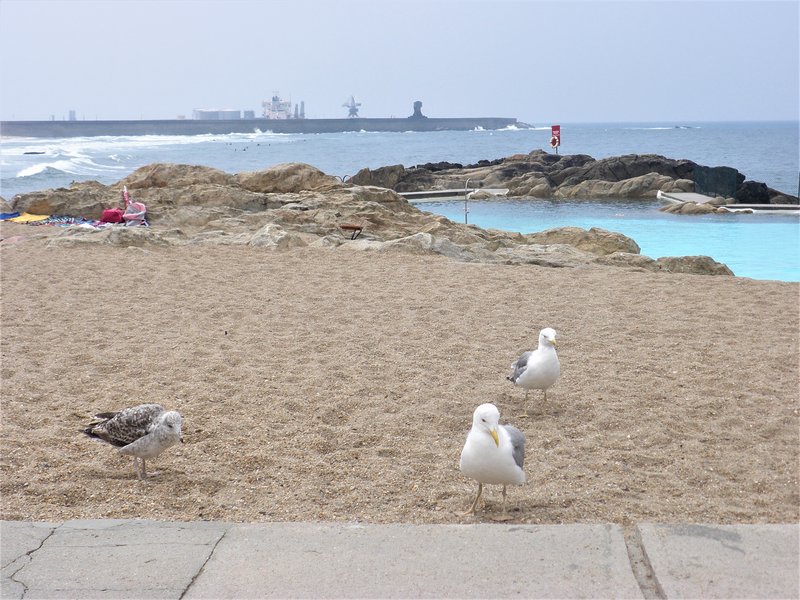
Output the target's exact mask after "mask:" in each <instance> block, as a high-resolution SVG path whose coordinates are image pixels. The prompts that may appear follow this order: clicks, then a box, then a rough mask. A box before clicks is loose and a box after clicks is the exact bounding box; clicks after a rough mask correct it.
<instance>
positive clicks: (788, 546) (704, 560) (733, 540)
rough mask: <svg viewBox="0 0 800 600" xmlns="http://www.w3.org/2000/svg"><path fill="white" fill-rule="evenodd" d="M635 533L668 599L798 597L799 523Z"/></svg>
mask: <svg viewBox="0 0 800 600" xmlns="http://www.w3.org/2000/svg"><path fill="white" fill-rule="evenodd" d="M637 529H638V532H639V536H640V539H641V543H642V546H643V549H644V552H645V554H646V555H647V558H648V560H649V562H650V565H651V567H652V570H653V573H654V575H655V578H656V579H657V583H658V585H659V586H660V588H661V590H662V592H663V595H664V596H665V597H666V598H670V599H674V598H800V524H789V525H656V524H640V525H637Z"/></svg>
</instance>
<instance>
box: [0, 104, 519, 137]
mask: <svg viewBox="0 0 800 600" xmlns="http://www.w3.org/2000/svg"><path fill="white" fill-rule="evenodd" d="M262 105H263V108H264V110H263V113H262V115H261V116H260V117H256V116H255V115H254V114H253V112H254V111H244V116H243V117H242V116H241V115H242V113H241V111H235V110H195V111H194V114H193V118H191V119H185V118H181V119H139V120H114V121H98V120H95V121H87V120H76V119H74V113H71V115H70V116H71V118H70V119H69V120H62V121H56V120H50V121H0V136H3V137H35V138H64V137H94V136H129V135H209V134H214V135H224V134H228V133H258V132H262V133H266V132H272V133H339V132H346V131H390V132H391V131H394V132H403V131H468V130H473V129H507V128H514V127H516V128H520V129H523V128H527V127H529V126H528V125H527V124H525V123H522V122H520V121H518V120H517V119H515V118H506V117H463V118H435V117H426V116H425V115H423V114H422V111H421V107H422V102H420V101H416V102H414V112H413V114H412V115H411V116H409V117H392V118H363V117H359V116H358V110H357V107H358V106H360V104H359V103H356V102H355V99H354V98H353V97H351V98H350V103H346V104H344V105H343V106H346V107H347V108H348V109H349V116H348V117H346V118H341V119H307V118H305V108H304V103H301V104H300V105H299V106H297V105H296V106H295V107H294V112H292V108H291V102H287V101H285V100H283V99H281V98H280V96H278V95H277V94H275V95H273V97H272V99H271V100H268V101H264V102H263V103H262Z"/></svg>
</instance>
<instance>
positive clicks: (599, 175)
mask: <svg viewBox="0 0 800 600" xmlns="http://www.w3.org/2000/svg"><path fill="white" fill-rule="evenodd" d="M467 180H469V182H470V186H471V187H483V188H497V187H502V188H508V190H509V191H508V195H509V196H512V197H533V198H553V199H570V200H583V199H604V198H613V199H621V198H624V199H653V198H655V197H656V194H657V193H658V192H659V191H664V192H699V193H703V194H706V195H708V196H712V197H714V196H723V197H733V198H735V201H736V202H740V203H745V202H747V203H749V202H772V203H784V204H785V203H793V204H797V202H798V200H797V198H796V197H793V196H789V195H787V194H782V193H781V192H778V191H776V190H773V189H771V188H768V187H767V186H766V185H765V184H763V183H758V182H753V181H745V177H744V175H742V174H741V173H739V172H738V171H737V170H736V169H733V168H731V167H706V166H702V165H698V164H697V163H694V162H692V161H690V160H673V159H669V158H665V157H663V156H659V155H655V154H643V155H638V154H629V155H625V156H615V157H610V158H604V159H601V160H595V159H594V158H592V157H591V156H588V155H585V154H575V155H566V156H559V155H557V154H550V153H548V152H544V151H543V150H534V151H533V152H531V153H529V154H517V155H514V156H509V157H506V158H503V159H499V160H495V161H480V162H478V163H476V164H473V165H467V166H463V165H460V164H453V163H436V164H426V165H418V166H415V167H411V168H408V169H406V168H404V167H402V166H401V165H394V166H392V167H383V168H382V169H376V170H370V169H362V170H361V171H359V172H358V173H357V174H356V175H355V176H354V177H353V179H352V181H353V183H355V184H369V185H379V186H383V187H388V188H391V189H393V190H395V191H398V192H414V191H421V190H429V189H461V188H463V187H464V185H465V183H466V182H467Z"/></svg>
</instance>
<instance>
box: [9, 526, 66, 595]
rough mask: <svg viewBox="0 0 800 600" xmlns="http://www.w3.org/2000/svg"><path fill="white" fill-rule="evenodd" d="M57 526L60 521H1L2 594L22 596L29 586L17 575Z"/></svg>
mask: <svg viewBox="0 0 800 600" xmlns="http://www.w3.org/2000/svg"><path fill="white" fill-rule="evenodd" d="M56 527H58V523H38V522H37V523H29V522H20V521H2V522H0V565H2V571H1V572H0V598H22V596H23V594H24V593H25V586H24V585H22V584H21V583H19V582H18V581H16V580H15V575H16V574H17V572H18V571H20V570H21V569H22V568H23V567H24V566H25V565H27V564H28V563H29V562H30V561H31V557H30V555H31V553H33V552H34V551H36V550H38V549H39V547H41V545H42V543H43V542H44V541H45V540H46V539H47V538H48V537H49V536H50V535H51V534H52V533H53V531H54V530H55V528H56Z"/></svg>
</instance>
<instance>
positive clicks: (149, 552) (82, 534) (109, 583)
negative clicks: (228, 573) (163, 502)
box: [3, 520, 230, 599]
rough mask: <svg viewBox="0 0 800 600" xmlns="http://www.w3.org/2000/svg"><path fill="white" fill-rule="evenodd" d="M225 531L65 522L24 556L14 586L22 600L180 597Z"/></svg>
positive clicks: (208, 526)
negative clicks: (26, 559) (46, 599)
mask: <svg viewBox="0 0 800 600" xmlns="http://www.w3.org/2000/svg"><path fill="white" fill-rule="evenodd" d="M229 528H230V524H224V523H204V522H194V523H179V522H169V523H168V522H160V521H136V520H130V521H128V520H102V521H67V522H66V523H63V524H62V525H60V526H59V527H56V528H55V529H54V530H53V531H52V534H51V535H49V536H48V537H47V539H46V541H45V543H43V544H41V547H40V548H38V549H37V550H35V551H34V552H32V553H30V554H29V560H28V562H27V564H25V565H24V566H23V567H22V568H20V569H18V570H17V571H16V572H15V573H14V576H13V582H14V583H16V584H17V585H20V586H22V591H23V593H24V597H25V598H26V599H28V598H180V597H181V595H182V594H183V593H184V592H185V590H186V588H187V587H189V585H190V584H191V582H192V579H193V578H194V577H195V576H196V575H197V573H198V572H199V571H200V569H201V568H202V566H203V565H204V564H205V562H206V561H207V560H208V557H209V556H211V554H212V553H213V551H214V547H215V546H216V544H217V543H218V542H219V540H220V539H221V538H222V536H223V535H224V534H225V532H226V531H227V530H228V529H229ZM4 532H5V529H4ZM3 546H5V536H4V539H3ZM9 591H14V590H9ZM9 597H12V598H13V597H18V598H21V597H22V596H20V595H11V596H9ZM3 598H6V596H5V594H4V595H3Z"/></svg>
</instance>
